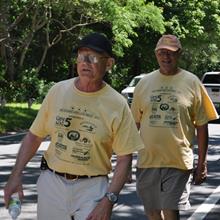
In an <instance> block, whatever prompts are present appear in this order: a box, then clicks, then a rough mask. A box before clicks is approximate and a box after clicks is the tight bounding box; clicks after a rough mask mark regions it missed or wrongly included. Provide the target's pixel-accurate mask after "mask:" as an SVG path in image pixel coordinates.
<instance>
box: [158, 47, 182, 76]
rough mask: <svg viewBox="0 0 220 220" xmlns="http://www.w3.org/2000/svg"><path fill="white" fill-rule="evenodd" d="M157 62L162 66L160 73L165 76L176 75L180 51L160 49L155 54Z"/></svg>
mask: <svg viewBox="0 0 220 220" xmlns="http://www.w3.org/2000/svg"><path fill="white" fill-rule="evenodd" d="M155 54H156V58H157V62H158V64H159V66H160V72H161V73H163V74H167V75H169V74H171V75H172V74H175V73H176V70H177V65H178V64H177V63H178V59H179V56H180V51H171V50H167V49H159V50H157V51H156V52H155Z"/></svg>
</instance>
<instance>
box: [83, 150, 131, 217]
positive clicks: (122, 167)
mask: <svg viewBox="0 0 220 220" xmlns="http://www.w3.org/2000/svg"><path fill="white" fill-rule="evenodd" d="M131 160H132V155H131V154H129V155H124V156H117V163H116V167H115V170H114V174H113V177H112V181H111V184H110V185H109V188H108V190H107V191H108V192H113V193H116V194H119V192H120V191H121V189H122V187H123V186H124V184H125V182H126V180H127V176H128V170H129V164H130V163H131ZM112 207H113V204H112V203H111V202H110V201H109V200H108V199H107V198H106V197H104V198H103V199H102V200H101V201H100V203H99V204H98V205H97V206H96V207H95V209H94V210H93V211H92V212H91V213H90V215H89V216H88V218H87V219H86V220H97V219H102V220H109V219H110V218H111V212H112Z"/></svg>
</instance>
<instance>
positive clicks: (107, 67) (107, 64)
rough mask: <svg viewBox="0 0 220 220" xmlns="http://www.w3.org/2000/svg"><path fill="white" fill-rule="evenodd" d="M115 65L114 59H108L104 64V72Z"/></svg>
mask: <svg viewBox="0 0 220 220" xmlns="http://www.w3.org/2000/svg"><path fill="white" fill-rule="evenodd" d="M114 64H115V59H114V58H108V60H107V63H106V72H107V71H109V70H111V69H112V67H113V66H114Z"/></svg>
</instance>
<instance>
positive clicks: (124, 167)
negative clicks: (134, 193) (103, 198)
mask: <svg viewBox="0 0 220 220" xmlns="http://www.w3.org/2000/svg"><path fill="white" fill-rule="evenodd" d="M131 161H132V155H131V154H129V155H125V156H118V157H117V164H116V167H115V170H114V174H113V177H112V181H111V184H110V186H109V188H108V191H109V192H114V193H119V192H120V191H121V189H122V187H123V186H124V184H125V182H126V180H127V176H128V172H129V166H130V164H131Z"/></svg>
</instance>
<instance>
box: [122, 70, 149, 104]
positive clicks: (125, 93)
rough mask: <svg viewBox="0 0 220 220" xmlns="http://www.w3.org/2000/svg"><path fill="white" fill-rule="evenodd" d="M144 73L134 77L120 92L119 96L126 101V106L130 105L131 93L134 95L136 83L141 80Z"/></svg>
mask: <svg viewBox="0 0 220 220" xmlns="http://www.w3.org/2000/svg"><path fill="white" fill-rule="evenodd" d="M145 75H146V73H142V74H140V75H138V76H135V77H134V78H133V79H132V80H131V82H130V83H129V84H128V86H127V87H126V88H125V89H123V90H122V91H121V94H122V95H123V96H124V97H125V98H126V99H127V101H128V104H129V105H130V104H131V102H132V99H133V93H134V88H135V86H136V85H137V83H138V82H139V81H140V79H142V78H143V77H144V76H145Z"/></svg>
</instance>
